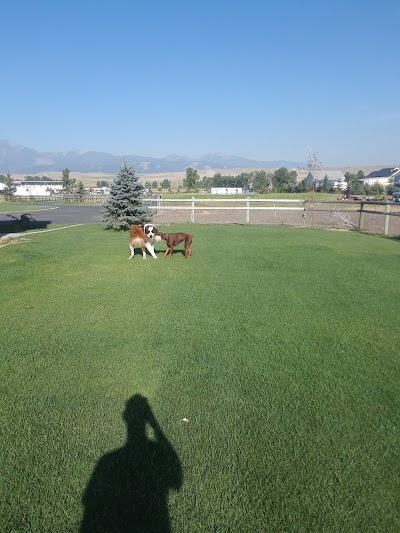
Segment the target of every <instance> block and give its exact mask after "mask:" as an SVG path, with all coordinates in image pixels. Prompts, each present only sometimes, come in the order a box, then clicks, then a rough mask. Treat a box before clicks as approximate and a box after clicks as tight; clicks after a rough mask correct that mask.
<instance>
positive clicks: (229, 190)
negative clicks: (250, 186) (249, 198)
mask: <svg viewBox="0 0 400 533" xmlns="http://www.w3.org/2000/svg"><path fill="white" fill-rule="evenodd" d="M211 194H243V189H242V187H211Z"/></svg>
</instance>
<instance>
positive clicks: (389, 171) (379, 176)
mask: <svg viewBox="0 0 400 533" xmlns="http://www.w3.org/2000/svg"><path fill="white" fill-rule="evenodd" d="M360 181H362V182H363V183H364V184H365V185H383V186H384V187H387V186H388V185H390V183H394V184H395V185H396V184H397V185H398V184H399V182H400V168H399V167H390V168H381V169H380V170H375V172H371V173H370V174H368V176H365V178H363V179H361V180H360Z"/></svg>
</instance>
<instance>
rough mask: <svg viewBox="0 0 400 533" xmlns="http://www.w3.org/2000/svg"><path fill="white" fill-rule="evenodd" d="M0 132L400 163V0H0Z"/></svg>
mask: <svg viewBox="0 0 400 533" xmlns="http://www.w3.org/2000/svg"><path fill="white" fill-rule="evenodd" d="M1 19H2V32H1V33H2V36H1V43H2V44H1V62H0V65H1V70H0V73H1V83H0V106H1V107H0V110H1V112H0V139H8V140H11V141H14V142H16V143H18V144H23V145H26V146H29V147H31V148H34V149H37V150H40V151H67V150H71V149H87V150H96V151H104V152H110V153H113V154H117V155H126V154H134V155H146V156H154V157H164V156H167V155H169V154H171V153H177V154H180V155H188V156H191V157H197V156H199V155H202V154H205V153H209V152H226V153H230V154H235V155H241V156H244V157H249V158H255V159H261V160H275V159H286V160H291V161H305V160H306V158H307V147H313V148H314V149H316V150H317V151H318V153H319V158H320V160H321V162H322V164H323V165H325V166H335V165H341V166H345V165H381V164H382V165H384V164H388V165H389V164H397V165H398V164H400V150H399V147H400V142H399V141H400V94H399V91H400V68H399V67H400V39H399V33H398V29H397V27H398V21H399V19H400V2H399V1H398V0H381V1H380V2H368V1H365V0H363V1H358V0H347V1H342V0H337V1H336V2H329V3H327V2H323V1H321V0H319V1H313V0H310V1H309V0H304V1H302V2H300V1H299V0H297V1H290V0H280V1H275V2H267V1H265V0H264V1H253V0H248V1H234V0H233V1H230V2H228V1H225V0H213V1H209V0H203V1H202V2H192V1H190V0H186V1H178V0H170V1H152V0H147V1H141V0H136V1H132V0H130V1H123V0H114V1H112V2H111V1H110V2H106V1H104V0H97V1H91V0H79V1H75V0H70V1H68V2H66V1H64V2H62V1H60V2H56V1H54V0H52V1H44V0H37V1H36V2H32V1H31V0H30V1H27V0H23V1H21V0H12V1H11V0H9V1H8V2H3V3H2V8H1Z"/></svg>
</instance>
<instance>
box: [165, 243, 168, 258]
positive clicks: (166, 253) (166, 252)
mask: <svg viewBox="0 0 400 533" xmlns="http://www.w3.org/2000/svg"><path fill="white" fill-rule="evenodd" d="M168 252H169V246H168V245H167V249H166V251H165V254H164V257H167V255H168Z"/></svg>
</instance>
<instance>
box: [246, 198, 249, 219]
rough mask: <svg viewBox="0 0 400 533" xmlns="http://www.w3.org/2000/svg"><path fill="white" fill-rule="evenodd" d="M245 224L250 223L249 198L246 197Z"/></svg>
mask: <svg viewBox="0 0 400 533" xmlns="http://www.w3.org/2000/svg"><path fill="white" fill-rule="evenodd" d="M246 224H250V199H249V197H247V198H246Z"/></svg>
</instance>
